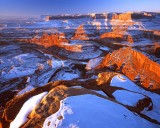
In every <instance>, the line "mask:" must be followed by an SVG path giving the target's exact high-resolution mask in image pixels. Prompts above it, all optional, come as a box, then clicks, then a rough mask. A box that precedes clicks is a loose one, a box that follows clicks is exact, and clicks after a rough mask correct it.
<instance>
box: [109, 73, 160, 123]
mask: <svg viewBox="0 0 160 128" xmlns="http://www.w3.org/2000/svg"><path fill="white" fill-rule="evenodd" d="M110 85H111V86H115V87H121V88H124V89H126V90H129V91H133V92H136V93H139V94H142V95H145V96H148V97H150V98H151V100H152V102H153V109H152V110H151V111H148V110H143V111H142V112H141V113H143V114H145V115H147V116H148V117H150V118H153V119H155V120H157V121H158V122H160V118H159V117H160V111H159V110H160V102H159V101H160V95H158V94H156V93H153V92H149V91H146V90H144V89H142V88H141V87H139V86H137V85H136V84H134V83H133V82H132V81H131V80H129V79H128V78H127V77H125V76H123V75H116V76H114V77H113V78H112V80H111V83H110ZM115 94H116V92H115ZM118 94H119V93H118ZM120 95H121V96H120ZM121 97H122V98H121ZM123 97H124V98H125V99H123ZM117 98H118V99H117V100H118V101H120V102H124V103H127V101H128V103H129V102H130V101H135V100H136V99H137V98H140V99H141V97H139V96H138V97H137V96H136V95H135V97H134V96H133V97H132V95H129V94H126V96H124V94H123V93H121V94H119V96H117ZM124 100H125V101H124ZM126 100H127V101H126Z"/></svg>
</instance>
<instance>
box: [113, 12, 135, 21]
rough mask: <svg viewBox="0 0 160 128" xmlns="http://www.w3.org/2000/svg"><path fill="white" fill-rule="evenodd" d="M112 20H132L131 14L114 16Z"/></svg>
mask: <svg viewBox="0 0 160 128" xmlns="http://www.w3.org/2000/svg"><path fill="white" fill-rule="evenodd" d="M112 20H123V21H126V20H132V17H131V13H129V12H128V13H122V14H114V15H113V16H112Z"/></svg>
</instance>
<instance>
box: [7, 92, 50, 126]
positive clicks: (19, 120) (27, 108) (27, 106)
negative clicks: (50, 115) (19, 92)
mask: <svg viewBox="0 0 160 128" xmlns="http://www.w3.org/2000/svg"><path fill="white" fill-rule="evenodd" d="M47 93H48V92H43V93H41V94H38V95H36V96H33V97H31V98H30V99H28V100H27V101H26V102H25V103H24V104H23V106H22V108H21V110H20V111H19V113H18V115H17V116H16V118H15V119H14V120H13V121H12V122H11V124H10V128H19V127H20V126H22V125H23V124H24V123H25V122H27V120H28V119H27V116H28V114H29V113H30V112H31V111H32V110H33V109H34V107H35V106H36V105H37V104H38V103H39V102H40V101H41V99H42V98H43V97H44V96H45V95H46V94H47Z"/></svg>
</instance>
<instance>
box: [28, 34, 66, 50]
mask: <svg viewBox="0 0 160 128" xmlns="http://www.w3.org/2000/svg"><path fill="white" fill-rule="evenodd" d="M28 42H30V43H35V44H38V45H43V46H44V47H46V48H48V47H51V46H53V45H56V46H59V45H61V43H68V40H67V39H66V37H65V34H64V33H56V34H51V35H48V34H47V33H44V34H43V35H42V36H41V37H40V38H37V37H34V38H32V39H29V40H28Z"/></svg>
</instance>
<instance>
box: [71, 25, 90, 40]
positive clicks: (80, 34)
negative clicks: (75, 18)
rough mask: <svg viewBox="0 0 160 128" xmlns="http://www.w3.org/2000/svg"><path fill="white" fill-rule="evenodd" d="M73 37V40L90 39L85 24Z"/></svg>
mask: <svg viewBox="0 0 160 128" xmlns="http://www.w3.org/2000/svg"><path fill="white" fill-rule="evenodd" d="M71 39H72V40H89V38H88V36H87V34H86V31H85V29H84V25H83V24H82V25H80V26H79V27H78V28H77V30H76V32H75V34H74V36H73V37H72V38H71Z"/></svg>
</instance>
